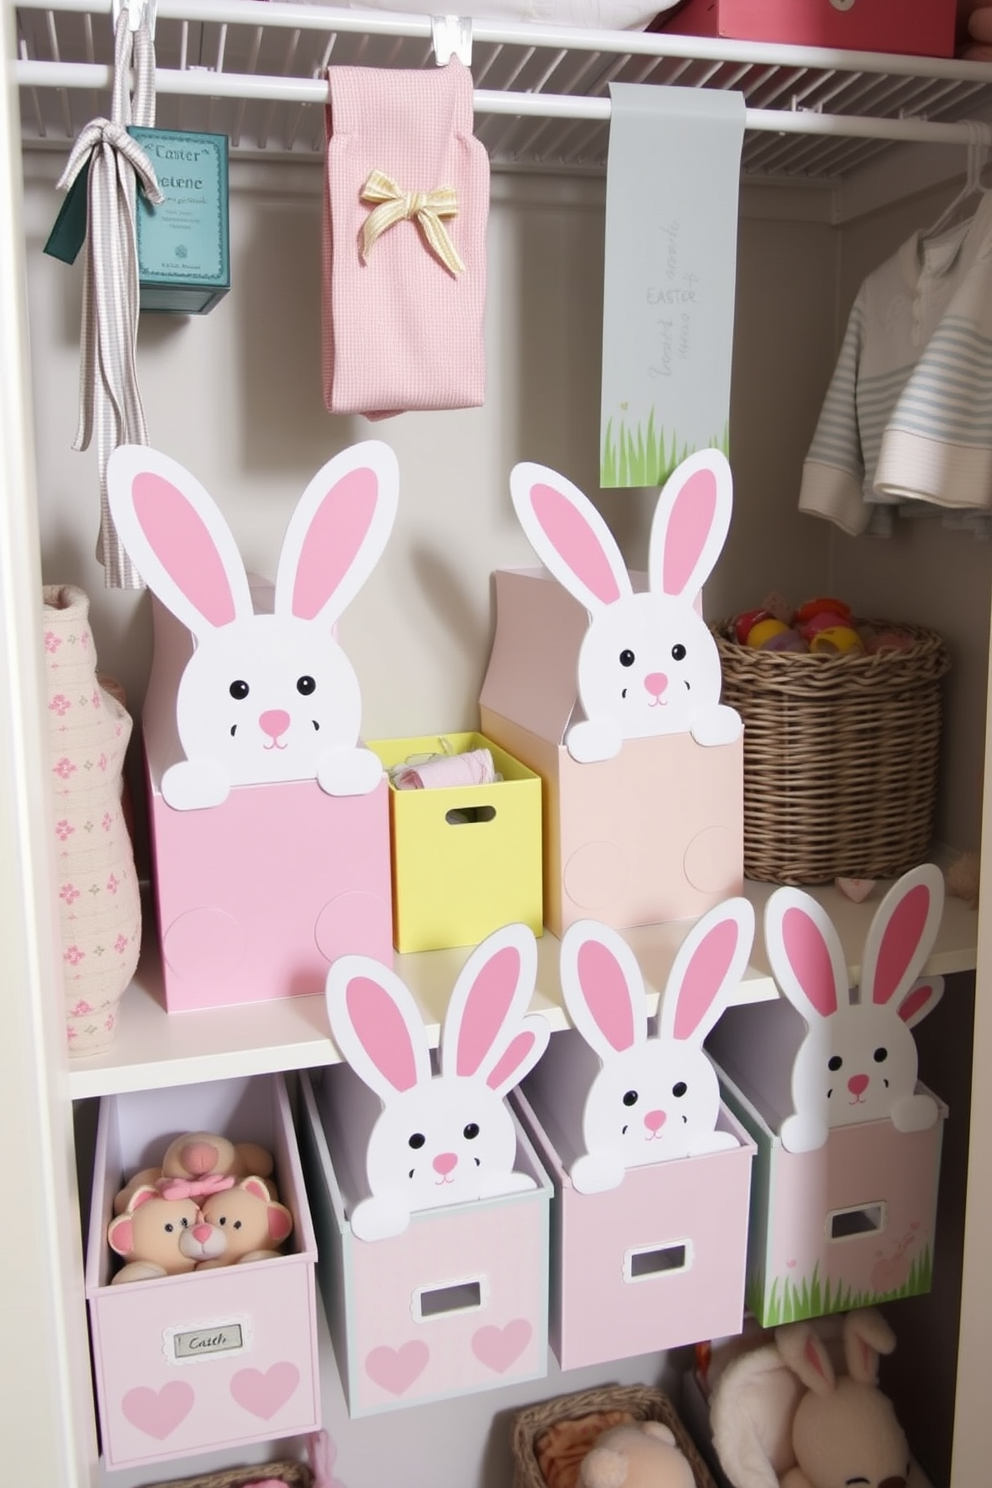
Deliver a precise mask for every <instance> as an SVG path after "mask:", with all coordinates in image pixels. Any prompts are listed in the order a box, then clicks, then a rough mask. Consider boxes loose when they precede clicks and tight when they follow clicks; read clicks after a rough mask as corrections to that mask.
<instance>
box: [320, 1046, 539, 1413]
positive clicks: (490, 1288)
mask: <svg viewBox="0 0 992 1488" xmlns="http://www.w3.org/2000/svg"><path fill="white" fill-rule="evenodd" d="M349 1077H352V1071H351V1070H350V1069H349V1068H348V1066H347V1065H337V1066H334V1065H332V1066H330V1067H328V1068H327V1069H325V1070H323V1071H320V1072H317V1073H316V1074H315V1075H314V1076H312V1077H311V1080H304V1081H302V1083H301V1096H302V1100H301V1119H300V1145H301V1149H302V1152H303V1158H304V1165H305V1169H306V1173H307V1181H308V1186H309V1192H310V1199H311V1203H312V1205H313V1213H314V1222H315V1224H316V1227H317V1233H318V1236H319V1252H320V1260H319V1263H318V1270H317V1275H318V1282H319V1285H320V1290H321V1294H322V1296H323V1299H324V1308H325V1311H326V1314H327V1321H328V1326H329V1329H330V1333H331V1338H332V1340H333V1344H334V1353H335V1357H336V1359H337V1364H338V1370H339V1372H340V1375H341V1382H342V1385H343V1388H344V1393H345V1398H346V1400H347V1402H348V1411H349V1414H350V1415H351V1416H352V1417H353V1418H354V1417H359V1416H368V1415H374V1414H376V1413H379V1412H383V1411H391V1410H397V1409H400V1408H402V1407H405V1406H411V1405H422V1404H424V1403H425V1402H427V1401H432V1400H446V1399H449V1398H451V1397H453V1396H456V1395H465V1394H474V1393H476V1392H478V1391H480V1390H487V1389H493V1388H495V1387H497V1386H499V1385H507V1384H510V1383H519V1382H520V1381H522V1380H531V1379H541V1378H543V1377H544V1375H545V1374H546V1373H547V1367H548V1231H549V1209H550V1203H551V1184H550V1182H549V1180H548V1177H547V1175H546V1173H545V1172H544V1170H543V1168H542V1167H541V1164H540V1162H539V1161H538V1158H537V1155H536V1153H535V1152H534V1149H533V1147H532V1145H531V1143H530V1141H529V1140H528V1138H527V1136H526V1134H525V1133H524V1131H523V1130H522V1128H521V1127H520V1126H519V1123H516V1122H515V1125H516V1128H517V1139H518V1145H517V1158H516V1164H515V1167H516V1169H517V1171H519V1172H525V1173H528V1174H529V1175H530V1176H531V1177H532V1178H533V1180H534V1183H535V1187H534V1188H533V1189H529V1190H525V1191H522V1192H517V1193H513V1194H509V1195H506V1196H504V1197H502V1198H492V1199H479V1200H476V1201H474V1202H470V1203H461V1204H453V1205H451V1206H450V1207H448V1208H437V1209H429V1210H423V1211H421V1212H419V1213H414V1214H413V1215H412V1216H411V1219H410V1223H409V1225H408V1227H407V1228H406V1229H405V1230H404V1231H403V1233H402V1234H399V1235H395V1236H393V1237H391V1238H389V1239H382V1240H359V1239H357V1238H356V1237H355V1236H354V1235H353V1233H352V1230H351V1225H350V1223H349V1220H348V1214H349V1211H350V1209H351V1208H352V1206H353V1204H354V1201H355V1196H356V1195H357V1194H359V1193H361V1191H362V1180H361V1178H360V1177H358V1176H356V1173H355V1169H356V1166H357V1164H356V1163H355V1161H354V1154H352V1153H349V1150H348V1144H347V1142H346V1141H345V1140H344V1139H343V1137H342V1134H341V1129H340V1123H339V1120H338V1114H337V1112H338V1109H339V1107H340V1104H341V1100H340V1086H341V1084H342V1083H343V1082H347V1081H348V1078H349ZM336 1085H337V1086H338V1087H339V1088H338V1091H337V1092H336V1091H335V1086H336Z"/></svg>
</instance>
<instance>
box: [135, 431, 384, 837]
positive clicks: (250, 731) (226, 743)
mask: <svg viewBox="0 0 992 1488" xmlns="http://www.w3.org/2000/svg"><path fill="white" fill-rule="evenodd" d="M398 486H399V478H398V471H397V465H396V457H395V455H394V454H393V452H392V450H391V449H390V448H389V447H388V445H385V444H382V443H380V442H379V441H377V440H369V441H367V442H365V443H363V444H357V445H354V446H353V447H352V448H350V449H346V450H344V451H343V452H342V453H341V454H339V455H336V456H335V457H334V459H332V460H330V461H328V463H327V464H326V465H324V466H323V467H322V468H321V469H320V470H319V471H318V472H317V474H316V475H315V476H314V477H313V479H312V480H311V481H310V483H309V485H308V486H307V488H306V490H305V491H304V493H303V495H302V497H301V498H300V500H299V502H298V503H297V506H296V509H295V511H294V512H293V515H292V517H291V518H290V521H289V525H288V527H287V529H286V535H285V538H284V540H283V544H282V550H281V553H280V556H279V563H278V566H277V572H276V578H275V586H274V600H273V605H272V611H271V613H256V610H255V606H254V603H253V600H252V594H251V588H250V585H249V581H248V575H247V573H246V572H245V568H244V565H243V563H242V561H241V556H240V554H239V552H238V549H237V545H236V543H235V540H234V536H233V534H232V532H231V530H230V528H229V527H228V525H227V522H226V521H225V519H224V516H223V514H222V513H221V511H220V509H219V507H218V506H217V505H216V504H215V503H214V502H213V501H212V500H211V498H210V497H209V496H208V494H207V492H206V491H205V490H204V488H203V487H202V486H201V485H200V483H199V482H198V481H197V480H196V479H195V478H194V477H193V476H192V475H190V474H189V472H188V471H186V470H184V469H183V467H182V466H181V465H179V464H177V463H176V461H174V460H171V459H169V458H168V457H167V456H166V455H163V454H161V453H159V452H158V451H156V450H152V449H149V448H148V447H147V446H145V445H121V446H120V447H119V448H118V449H116V450H114V452H113V454H112V455H111V457H110V460H109V462H108V466H107V499H108V502H109V505H110V511H111V515H112V517H113V521H114V525H115V527H116V529H117V532H118V534H119V535H120V538H121V541H122V543H123V544H124V547H125V549H126V550H127V553H128V556H129V557H130V558H131V560H132V562H133V563H134V564H135V566H136V567H137V569H138V571H139V572H140V573H141V575H142V577H143V578H144V580H145V583H146V584H147V585H148V587H149V588H150V589H151V590H152V591H153V593H154V594H155V595H156V596H157V597H158V599H159V600H160V601H161V602H162V604H163V605H165V607H166V609H168V610H170V611H171V612H172V614H173V615H174V616H175V617H176V619H177V620H179V621H180V622H181V623H182V624H183V625H184V626H185V627H186V629H187V630H188V631H189V632H190V634H191V635H192V637H193V639H194V642H195V645H194V647H193V651H192V655H191V656H190V658H189V660H188V661H187V663H186V666H185V669H184V670H183V673H182V677H181V678H180V681H179V685H178V690H177V695H176V722H177V727H178V734H179V742H180V744H181V746H182V750H183V753H184V754H185V756H186V758H185V760H183V761H179V762H177V763H175V764H173V765H171V766H170V767H169V768H168V769H167V770H166V771H165V772H164V775H163V779H162V794H163V796H164V798H165V801H166V803H167V804H168V805H169V806H171V807H173V809H175V810H177V811H191V810H197V809H202V808H205V807H211V806H218V805H220V804H221V803H222V802H223V801H224V800H225V799H226V798H227V795H228V794H229V792H230V790H231V788H232V787H233V786H239V785H262V784H268V783H273V782H283V781H291V780H316V781H318V782H319V784H320V786H321V787H322V788H323V789H324V790H326V791H328V792H329V793H330V794H332V795H364V794H366V793H368V792H369V791H372V790H374V789H375V787H376V786H377V785H378V784H379V782H380V781H381V779H382V767H381V765H380V764H379V762H378V761H377V759H376V757H375V756H374V755H373V754H372V753H371V752H370V751H369V750H365V749H363V748H361V747H360V746H359V744H358V735H359V729H360V725H361V692H360V689H359V685H358V679H357V677H356V675H355V672H354V669H353V667H352V665H351V663H350V661H349V660H348V658H347V657H346V656H345V653H344V651H343V650H342V649H341V647H340V646H339V644H338V642H337V640H336V638H335V634H334V626H335V623H336V622H337V620H338V618H339V617H340V615H341V614H342V612H343V610H344V609H345V607H346V605H348V604H349V603H350V601H351V600H352V599H353V598H354V596H355V594H357V592H358V590H359V589H360V588H361V586H362V585H363V584H364V583H365V581H366V579H367V578H368V576H369V574H370V573H371V572H372V569H373V567H374V566H375V564H376V562H377V561H378V559H379V557H380V555H381V553H382V551H383V549H384V547H385V545H386V541H387V539H388V537H389V534H390V532H391V530H392V526H393V521H394V519H395V516H396V506H397V492H398Z"/></svg>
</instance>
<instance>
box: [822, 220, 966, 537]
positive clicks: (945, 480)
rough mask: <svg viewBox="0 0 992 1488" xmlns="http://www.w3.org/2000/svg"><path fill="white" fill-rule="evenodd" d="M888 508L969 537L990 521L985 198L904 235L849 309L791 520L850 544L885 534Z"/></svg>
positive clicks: (888, 515)
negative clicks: (957, 216) (826, 523)
mask: <svg viewBox="0 0 992 1488" xmlns="http://www.w3.org/2000/svg"><path fill="white" fill-rule="evenodd" d="M893 508H898V510H899V511H900V512H901V513H904V514H907V515H920V514H922V513H923V512H925V511H927V510H931V511H932V509H933V508H939V509H941V510H943V511H944V512H945V513H955V514H956V520H955V525H959V524H963V525H972V526H974V527H975V528H976V530H983V529H984V528H985V527H986V525H987V524H988V522H989V518H990V514H992V194H985V195H983V196H982V198H981V202H980V204H979V207H978V209H977V211H976V212H975V215H974V216H973V217H972V218H971V220H970V221H968V222H964V223H960V224H959V225H957V226H956V227H953V228H950V229H948V230H947V231H945V232H943V233H941V234H939V235H938V236H936V237H934V238H933V239H928V238H927V237H926V234H925V233H922V232H917V233H915V234H914V235H913V237H911V238H910V239H909V240H908V242H906V243H904V244H903V245H902V247H901V248H900V249H899V250H898V252H897V253H895V254H894V255H893V256H892V257H891V258H890V259H888V260H887V261H886V262H885V263H884V264H882V265H881V266H880V267H879V268H878V269H876V270H875V271H874V272H873V273H872V274H870V275H869V276H868V278H867V279H866V280H865V281H864V283H863V284H862V285H861V288H860V290H859V291H858V295H857V298H856V299H855V302H854V305H853V307H852V309H851V314H850V317H849V319H848V323H847V329H846V332H845V335H844V341H843V344H842V346H841V350H840V355H839V357H838V360H837V365H836V367H835V369H834V373H833V377H832V379H831V382H830V386H829V388H828V389H827V394H826V397H825V399H824V403H823V408H822V411H821V413H820V418H819V422H818V424H817V427H816V432H815V434H814V436H813V442H812V444H811V445H810V448H809V453H808V454H807V456H806V461H805V463H804V466H803V479H802V487H801V490H800V495H799V509H800V511H804V512H808V513H810V514H812V515H814V516H820V517H826V518H828V519H829V520H831V521H833V522H835V523H836V524H837V526H838V527H840V528H842V529H843V531H844V532H848V533H850V534H851V535H852V536H856V535H857V534H858V533H861V532H865V531H867V530H871V531H873V532H877V533H880V534H885V533H886V532H887V531H890V530H891V517H892V509H893ZM983 535H986V534H985V533H984V531H983Z"/></svg>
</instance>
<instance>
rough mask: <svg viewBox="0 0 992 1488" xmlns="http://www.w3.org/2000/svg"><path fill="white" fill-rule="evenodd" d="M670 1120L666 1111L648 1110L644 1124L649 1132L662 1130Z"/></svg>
mask: <svg viewBox="0 0 992 1488" xmlns="http://www.w3.org/2000/svg"><path fill="white" fill-rule="evenodd" d="M667 1120H668V1117H667V1116H666V1114H665V1112H664V1111H648V1112H647V1113H646V1114H645V1117H644V1125H645V1126H646V1127H647V1129H648V1131H649V1132H656V1131H660V1130H661V1128H662V1127H663V1126H664V1124H665V1122H666V1121H667Z"/></svg>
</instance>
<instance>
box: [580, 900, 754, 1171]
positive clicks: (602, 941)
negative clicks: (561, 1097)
mask: <svg viewBox="0 0 992 1488" xmlns="http://www.w3.org/2000/svg"><path fill="white" fill-rule="evenodd" d="M753 939H754V911H753V909H752V908H751V905H750V903H749V902H748V901H747V900H746V899H727V900H725V901H724V903H722V904H719V905H717V906H716V907H715V908H714V909H712V910H710V911H709V912H708V913H707V914H705V915H703V916H702V917H701V919H699V920H698V921H697V922H696V923H695V925H693V927H692V929H691V930H690V931H689V934H688V935H687V936H686V938H685V940H684V941H683V942H682V945H681V946H680V947H679V950H678V953H677V955H676V957H675V961H674V963H673V965H672V969H671V972H670V973H669V976H668V981H667V984H666V987H665V993H664V996H663V998H662V1001H661V1007H660V1011H659V1013H658V1018H657V1024H656V1029H655V1032H654V1034H653V1035H652V1036H649V1034H648V1029H647V1019H646V1016H645V1010H644V1009H645V991H644V981H643V978H642V976H641V972H640V968H639V967H638V965H637V961H636V959H635V957H634V954H633V952H632V951H631V949H630V947H629V946H628V944H627V942H626V941H625V940H624V939H623V937H622V936H621V935H619V934H618V933H617V932H616V931H615V930H612V929H610V928H609V927H608V926H606V925H601V924H598V923H597V922H596V921H594V920H577V921H576V922H575V923H574V924H573V925H570V926H569V928H568V930H566V932H565V935H564V936H563V937H562V944H561V984H562V996H563V998H564V1001H565V1006H566V1008H567V1010H568V1015H569V1017H570V1018H571V1020H572V1022H573V1023H574V1025H575V1027H576V1029H577V1030H578V1032H579V1033H580V1034H581V1035H582V1037H583V1038H584V1039H585V1041H586V1043H587V1044H588V1045H589V1046H590V1048H591V1049H592V1050H593V1051H594V1053H595V1054H597V1055H598V1057H599V1061H600V1069H599V1071H598V1073H597V1074H595V1075H594V1077H593V1080H592V1084H591V1086H590V1088H589V1091H588V1094H587V1096H586V1099H585V1105H584V1109H583V1115H582V1136H583V1140H584V1142H585V1147H586V1151H585V1153H584V1154H583V1155H582V1156H580V1157H579V1158H578V1159H577V1160H576V1162H575V1163H573V1165H572V1169H571V1173H570V1176H571V1179H572V1183H573V1185H574V1186H575V1188H576V1189H577V1190H578V1191H579V1192H580V1193H598V1192H602V1191H604V1190H606V1189H611V1188H615V1187H617V1185H618V1184H619V1183H620V1182H621V1181H622V1179H623V1175H624V1173H625V1172H626V1170H627V1169H628V1168H634V1167H641V1166H643V1165H644V1164H646V1163H654V1162H663V1161H665V1160H667V1159H670V1158H677V1157H687V1156H690V1155H696V1154H698V1153H704V1152H717V1151H720V1150H722V1149H724V1148H727V1147H733V1146H736V1139H735V1138H734V1137H733V1136H732V1135H730V1133H728V1132H721V1131H717V1130H716V1124H717V1118H718V1116H719V1114H720V1086H719V1081H718V1078H717V1074H716V1070H715V1069H714V1068H713V1065H712V1064H711V1063H710V1061H709V1059H708V1057H707V1055H706V1053H705V1052H704V1050H703V1040H704V1039H705V1037H706V1035H707V1034H708V1033H709V1031H710V1029H711V1028H712V1027H713V1025H714V1023H715V1022H716V1021H717V1019H718V1018H719V1016H720V1014H721V1013H722V1011H723V1009H724V1007H725V1006H726V1003H727V1000H728V998H729V997H730V995H731V994H732V993H733V992H734V990H735V989H736V988H737V986H738V984H739V983H740V980H741V977H742V976H743V974H744V970H745V967H746V966H747V961H748V956H749V955H750V952H751V944H752V941H753Z"/></svg>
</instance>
